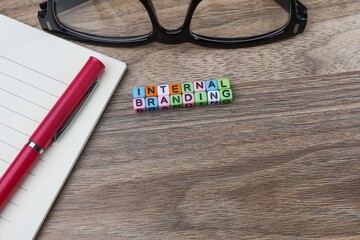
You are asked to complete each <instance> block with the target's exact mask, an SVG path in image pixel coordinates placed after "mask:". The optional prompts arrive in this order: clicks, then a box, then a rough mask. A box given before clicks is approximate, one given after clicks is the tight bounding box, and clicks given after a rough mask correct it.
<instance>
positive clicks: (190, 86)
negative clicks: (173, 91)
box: [181, 82, 194, 93]
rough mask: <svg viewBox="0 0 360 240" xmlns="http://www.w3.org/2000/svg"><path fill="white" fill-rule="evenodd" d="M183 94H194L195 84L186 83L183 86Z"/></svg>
mask: <svg viewBox="0 0 360 240" xmlns="http://www.w3.org/2000/svg"><path fill="white" fill-rule="evenodd" d="M181 88H182V93H193V92H194V84H193V83H192V82H186V83H182V84H181Z"/></svg>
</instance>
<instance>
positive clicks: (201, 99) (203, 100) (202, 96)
mask: <svg viewBox="0 0 360 240" xmlns="http://www.w3.org/2000/svg"><path fill="white" fill-rule="evenodd" d="M207 104H208V99H207V94H206V92H195V105H196V106H204V105H207Z"/></svg>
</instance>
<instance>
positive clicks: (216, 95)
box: [207, 91, 220, 105]
mask: <svg viewBox="0 0 360 240" xmlns="http://www.w3.org/2000/svg"><path fill="white" fill-rule="evenodd" d="M207 94H208V104H209V105H210V104H219V103H220V92H219V91H209V92H207Z"/></svg>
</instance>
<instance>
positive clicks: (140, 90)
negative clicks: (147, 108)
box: [133, 87, 145, 98]
mask: <svg viewBox="0 0 360 240" xmlns="http://www.w3.org/2000/svg"><path fill="white" fill-rule="evenodd" d="M144 97H145V87H134V88H133V98H144Z"/></svg>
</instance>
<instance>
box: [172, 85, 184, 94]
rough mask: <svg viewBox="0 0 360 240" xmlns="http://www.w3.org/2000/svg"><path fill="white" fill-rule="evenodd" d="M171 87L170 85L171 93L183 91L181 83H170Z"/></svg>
mask: <svg viewBox="0 0 360 240" xmlns="http://www.w3.org/2000/svg"><path fill="white" fill-rule="evenodd" d="M169 87H170V95H174V94H181V93H182V87H181V84H170V86H169Z"/></svg>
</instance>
